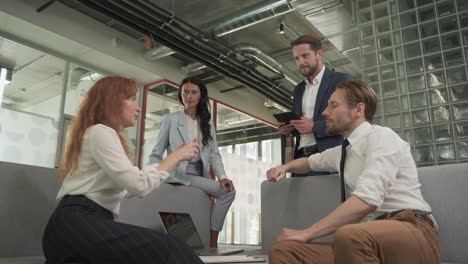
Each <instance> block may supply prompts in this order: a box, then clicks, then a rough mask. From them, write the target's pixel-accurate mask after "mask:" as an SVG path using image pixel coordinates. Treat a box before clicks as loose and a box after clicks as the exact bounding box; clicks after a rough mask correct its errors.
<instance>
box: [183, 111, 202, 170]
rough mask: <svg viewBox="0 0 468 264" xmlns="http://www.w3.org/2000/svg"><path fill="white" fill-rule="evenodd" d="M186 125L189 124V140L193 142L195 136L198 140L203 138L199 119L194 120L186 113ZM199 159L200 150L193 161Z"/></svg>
mask: <svg viewBox="0 0 468 264" xmlns="http://www.w3.org/2000/svg"><path fill="white" fill-rule="evenodd" d="M185 125H186V126H187V137H188V142H189V143H192V142H193V140H194V139H195V138H196V139H197V140H198V142H200V141H201V140H202V138H201V137H202V133H201V130H200V124H199V123H198V119H197V118H196V119H195V120H193V119H192V118H191V117H190V116H189V115H187V114H185ZM199 160H200V152H199V153H198V155H197V156H196V157H195V158H193V159H192V160H191V161H192V162H194V161H199Z"/></svg>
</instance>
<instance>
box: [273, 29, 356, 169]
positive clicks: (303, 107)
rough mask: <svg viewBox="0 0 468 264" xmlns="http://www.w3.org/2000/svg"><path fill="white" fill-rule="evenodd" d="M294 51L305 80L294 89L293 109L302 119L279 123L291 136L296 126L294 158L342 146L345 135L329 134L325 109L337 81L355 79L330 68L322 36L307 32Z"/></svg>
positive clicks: (296, 43) (296, 44) (294, 45)
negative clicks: (327, 132)
mask: <svg viewBox="0 0 468 264" xmlns="http://www.w3.org/2000/svg"><path fill="white" fill-rule="evenodd" d="M291 47H292V52H293V55H294V60H295V62H296V65H297V67H298V68H299V70H300V71H301V73H302V75H303V76H304V77H305V80H304V81H302V82H301V83H299V84H298V85H296V87H295V88H294V92H293V107H294V108H293V111H294V112H295V113H296V114H297V115H298V116H301V119H300V120H291V122H290V124H285V123H279V125H280V127H279V129H278V130H279V132H280V133H281V134H283V135H284V136H288V135H289V134H291V132H292V131H293V130H294V129H296V130H297V131H298V132H299V135H296V145H295V148H294V159H298V158H302V157H309V156H310V155H312V154H315V153H319V152H322V151H324V150H326V149H329V148H332V147H335V146H338V145H341V144H342V143H343V137H342V136H340V135H327V134H326V133H325V128H326V126H327V122H326V121H325V118H324V117H323V115H322V112H323V111H324V110H325V108H326V107H327V105H328V99H329V98H330V95H331V94H332V93H333V92H334V91H335V88H336V86H337V84H338V83H340V82H341V81H345V80H352V79H353V77H352V76H351V75H350V74H347V73H341V72H335V71H331V70H329V69H327V68H326V67H325V66H324V65H323V62H322V56H323V50H322V44H321V41H320V39H318V38H315V37H314V36H311V35H304V36H301V37H299V38H298V39H296V40H294V41H292V42H291ZM323 174H328V172H317V171H310V172H308V173H304V174H293V175H292V176H293V177H303V176H314V175H323Z"/></svg>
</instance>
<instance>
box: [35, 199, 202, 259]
mask: <svg viewBox="0 0 468 264" xmlns="http://www.w3.org/2000/svg"><path fill="white" fill-rule="evenodd" d="M42 248H43V251H44V256H45V257H46V259H47V262H46V263H47V264H62V263H67V262H74V263H86V264H107V263H109V264H110V263H112V264H119V263H122V264H123V263H125V264H150V263H151V264H156V263H158V264H159V263H161V264H162V263H170V264H179V263H181V264H182V263H184V264H185V263H187V264H188V263H190V264H192V263H203V262H202V261H201V260H200V259H199V258H198V256H197V255H196V254H195V253H194V252H193V250H192V249H191V248H190V247H189V246H188V245H186V244H185V243H183V242H181V241H180V240H178V239H176V238H175V237H173V236H170V235H165V234H162V233H159V232H156V231H153V230H150V229H146V228H142V227H138V226H133V225H128V224H123V223H119V222H116V221H114V220H113V216H112V213H111V212H110V211H109V210H107V209H104V208H103V207H101V206H100V205H98V204H96V203H95V202H93V201H92V200H90V199H88V198H87V197H85V196H83V195H74V196H65V197H64V198H63V199H62V200H61V201H60V203H59V205H58V206H57V209H55V212H54V213H53V215H52V216H51V218H50V220H49V223H48V224H47V227H46V229H45V231H44V236H43V240H42Z"/></svg>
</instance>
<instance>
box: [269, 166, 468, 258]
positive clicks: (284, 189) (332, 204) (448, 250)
mask: <svg viewBox="0 0 468 264" xmlns="http://www.w3.org/2000/svg"><path fill="white" fill-rule="evenodd" d="M418 172H419V178H420V181H421V184H422V192H423V195H424V198H425V199H426V201H427V202H429V204H430V205H431V206H432V209H433V214H434V217H435V218H436V220H437V222H438V225H439V235H440V240H441V244H442V257H443V263H468V228H467V226H468V191H467V190H466V188H467V186H468V164H455V165H443V166H434V167H424V168H419V169H418ZM261 188H262V250H263V252H265V253H266V252H268V250H269V249H270V248H271V246H272V245H273V244H274V241H275V239H276V236H277V235H278V233H279V231H280V230H281V228H282V227H289V228H297V229H302V228H305V227H307V226H310V225H311V224H312V223H314V222H315V221H317V220H319V219H320V218H322V217H324V216H325V215H327V214H328V213H329V212H330V211H331V210H333V209H334V208H336V207H337V206H338V205H339V203H340V200H339V197H340V189H339V178H338V175H330V176H316V177H306V178H289V179H286V180H283V181H281V182H279V183H272V182H267V181H265V182H263V183H262V187H261ZM330 239H331V237H327V238H324V239H322V241H329V240H330Z"/></svg>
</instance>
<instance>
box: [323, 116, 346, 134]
mask: <svg viewBox="0 0 468 264" xmlns="http://www.w3.org/2000/svg"><path fill="white" fill-rule="evenodd" d="M338 123H342V122H338ZM351 127H352V121H350V122H347V123H345V124H340V125H339V126H338V125H337V123H336V121H332V122H330V121H329V120H327V126H326V127H325V134H326V135H327V136H335V135H343V134H344V133H345V132H347V131H349V130H351Z"/></svg>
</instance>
